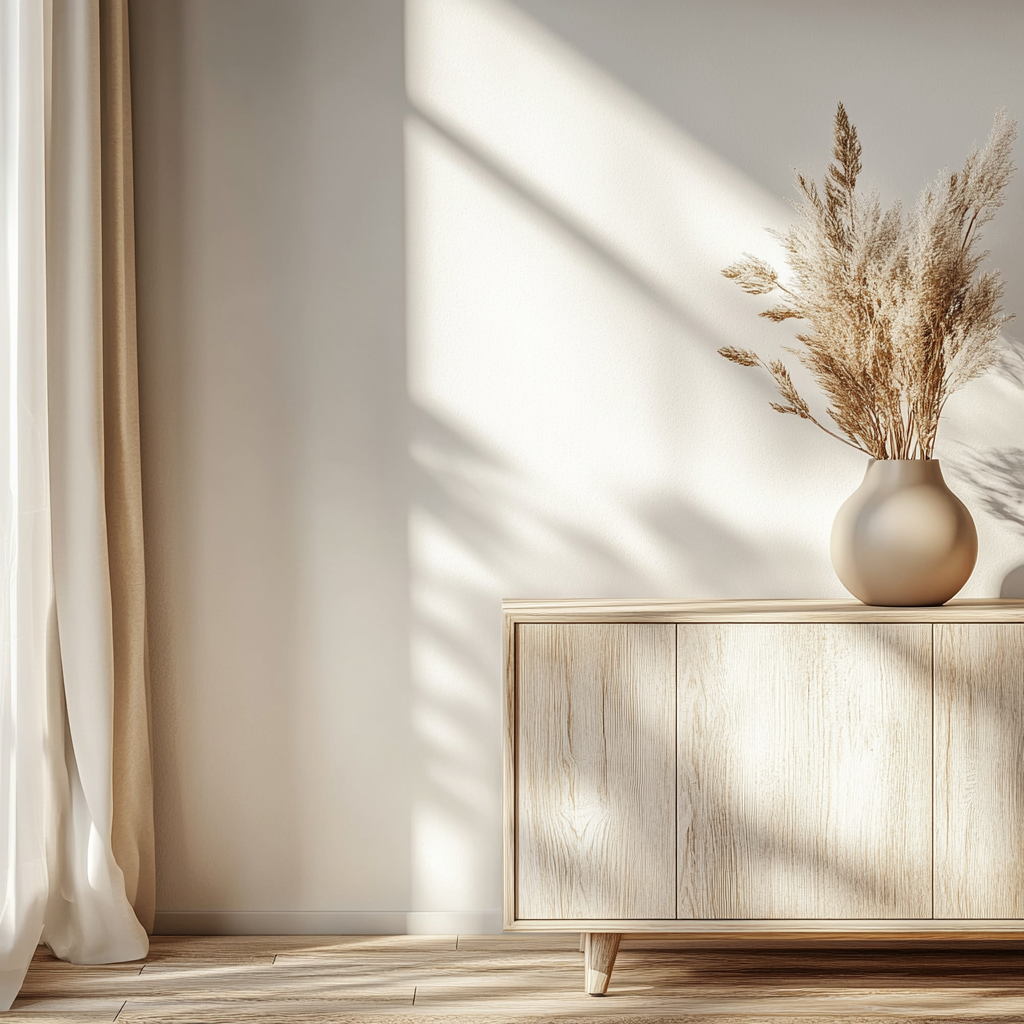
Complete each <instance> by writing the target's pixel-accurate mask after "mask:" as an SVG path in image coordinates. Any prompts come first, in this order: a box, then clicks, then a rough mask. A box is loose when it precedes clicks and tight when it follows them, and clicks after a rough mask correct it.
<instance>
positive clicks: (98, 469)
mask: <svg viewBox="0 0 1024 1024" xmlns="http://www.w3.org/2000/svg"><path fill="white" fill-rule="evenodd" d="M127 41H128V33H127V8H126V0H4V3H3V4H2V8H0V64H2V67H0V82H2V85H3V88H4V92H3V97H2V99H0V105H2V123H0V136H2V141H0V146H2V147H3V150H4V151H3V153H2V154H0V155H2V157H3V159H4V164H3V167H4V184H5V187H6V194H5V195H4V197H3V218H4V222H3V225H2V227H4V228H5V229H6V230H5V233H4V239H3V241H2V243H0V244H2V251H3V268H2V269H3V272H4V279H3V282H2V284H0V287H2V288H3V291H2V293H0V299H2V302H3V305H2V308H0V315H2V316H3V324H2V325H0V338H2V340H3V344H4V350H3V352H2V353H0V356H2V358H3V359H4V367H5V368H6V370H7V378H8V380H7V383H8V387H7V389H6V393H5V394H4V395H3V399H2V401H0V412H2V415H3V416H4V421H5V424H4V425H5V428H6V432H7V436H6V437H0V448H4V449H5V451H4V453H3V456H2V457H0V467H2V468H3V470H4V472H5V473H6V478H7V483H8V488H7V491H8V493H5V494H2V495H0V529H2V530H3V533H2V535H0V540H2V557H3V563H2V564H3V569H4V578H3V579H4V584H5V586H4V591H3V596H2V598H0V601H2V604H0V613H2V619H0V631H2V635H0V640H2V641H3V650H2V652H0V683H2V689H0V829H2V832H0V872H2V875H0V885H2V886H3V890H2V893H0V900H2V904H0V1007H3V1008H6V1007H7V1006H9V1005H10V1001H11V1000H12V999H13V998H14V996H15V994H16V992H17V987H18V986H19V985H20V981H21V977H22V976H23V973H24V970H25V968H26V967H27V964H28V960H29V958H30V957H31V955H32V951H33V950H34V948H35V945H36V943H37V942H38V941H39V940H40V938H42V940H43V941H45V942H46V943H47V944H48V945H49V946H50V947H51V948H52V949H53V951H54V952H55V953H56V954H57V955H58V956H60V957H63V958H64V959H67V960H72V961H75V962H78V963H108V962H117V961H122V960H133V959H138V958H140V957H142V956H145V954H146V952H147V949H148V937H147V934H146V932H147V929H148V928H150V927H151V926H152V918H153V910H154V889H155V886H154V864H153V860H154V858H153V815H152V769H151V759H150V731H149V713H148V706H149V702H148V696H147V679H146V604H145V575H144V564H143V551H142V540H143V538H142V518H141V516H142V500H141V480H140V466H139V416H138V383H137V376H138V375H137V366H136V342H135V280H134V238H133V231H132V220H133V208H132V161H131V105H130V93H129V82H128V51H127V45H128V44H127ZM12 171H13V173H12ZM0 429H2V428H0ZM133 908H134V909H133Z"/></svg>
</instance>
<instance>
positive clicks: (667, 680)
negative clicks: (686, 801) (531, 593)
mask: <svg viewBox="0 0 1024 1024" xmlns="http://www.w3.org/2000/svg"><path fill="white" fill-rule="evenodd" d="M516 669H517V673H516V676H517V678H516V755H517V768H516V771H517V786H516V798H517V805H516V811H517V821H516V847H517V848H516V872H517V886H516V917H517V918H520V919H531V918H532V919H544V918H615V919H621V918H673V917H675V778H674V776H675V627H674V626H673V625H647V624H635V625H634V624H630V625H596V624H577V623H573V624H565V625H549V624H526V625H522V624H521V625H519V626H517V627H516Z"/></svg>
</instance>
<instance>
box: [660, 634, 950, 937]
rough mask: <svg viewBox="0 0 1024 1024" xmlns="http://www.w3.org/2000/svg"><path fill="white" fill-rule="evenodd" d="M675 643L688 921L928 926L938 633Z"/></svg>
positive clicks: (730, 637) (682, 910)
mask: <svg viewBox="0 0 1024 1024" xmlns="http://www.w3.org/2000/svg"><path fill="white" fill-rule="evenodd" d="M678 630H679V643H678V651H679V655H678V656H679V674H678V699H679V761H678V765H679V789H678V800H679V917H680V918H695V919H705V918H712V919H713V918H731V919H735V918H762V919H763V918H865V919H875V920H877V919H885V918H897V919H907V918H930V917H931V869H930V864H931V831H932V829H931V626H929V625H920V624H918V625H880V624H845V625H822V624H786V625H766V624H754V623H750V624H725V625H715V624H701V625H687V624H684V625H680V626H679V627H678Z"/></svg>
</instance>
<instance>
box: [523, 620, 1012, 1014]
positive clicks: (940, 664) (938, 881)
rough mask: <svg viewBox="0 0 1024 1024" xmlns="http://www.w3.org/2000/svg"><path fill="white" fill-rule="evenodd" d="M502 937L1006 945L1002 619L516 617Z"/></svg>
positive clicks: (1007, 647)
mask: <svg viewBox="0 0 1024 1024" xmlns="http://www.w3.org/2000/svg"><path fill="white" fill-rule="evenodd" d="M503 610H504V618H505V743H504V747H505V749H504V829H505V835H504V843H505V894H504V917H505V928H506V930H511V931H579V932H581V933H583V934H584V939H585V948H586V954H587V955H586V987H587V991H589V992H591V993H593V994H600V993H602V992H604V991H605V989H606V988H607V985H608V979H609V977H610V975H611V971H612V967H613V965H614V962H615V954H616V951H617V949H618V943H619V939H620V937H621V935H622V934H624V933H640V932H663V933H664V932H667V933H677V934H678V933H683V934H688V935H692V936H694V937H698V936H700V937H711V936H716V937H719V938H721V937H722V936H724V935H731V936H734V937H735V938H736V940H737V941H741V940H749V939H751V938H753V937H755V936H756V937H758V938H759V939H761V940H766V939H768V938H769V937H773V936H775V937H778V938H779V939H789V940H792V939H793V938H795V937H796V936H799V935H804V936H807V935H814V936H818V937H825V936H826V935H829V936H838V935H844V936H856V935H862V936H864V937H867V936H873V937H879V936H889V937H893V938H896V937H899V938H904V939H906V938H925V937H928V936H936V935H939V934H942V935H945V936H949V935H950V934H951V933H954V934H957V935H960V936H962V937H963V938H965V939H967V938H969V937H971V936H975V937H980V936H983V935H988V936H991V935H993V934H997V933H998V934H1002V935H1004V936H1006V937H1010V935H1009V934H1008V933H1016V934H1017V935H1020V934H1022V933H1024V602H1022V601H954V602H951V603H949V604H947V605H944V606H943V607H940V608H876V607H869V606H866V605H862V604H859V603H856V602H851V601H717V602H710V601H702V602H686V603H681V602H672V601H600V600H591V601H556V600H551V601H526V600H509V601H505V602H504V603H503Z"/></svg>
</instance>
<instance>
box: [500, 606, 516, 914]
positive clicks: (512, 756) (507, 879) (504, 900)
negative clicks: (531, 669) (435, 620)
mask: <svg viewBox="0 0 1024 1024" xmlns="http://www.w3.org/2000/svg"><path fill="white" fill-rule="evenodd" d="M502 619H503V630H502V634H503V635H502V644H503V647H504V662H505V664H504V669H505V671H504V680H503V688H502V697H503V698H504V699H503V700H502V709H501V716H502V722H501V725H502V738H501V844H502V878H501V881H502V896H501V916H502V927H503V928H505V929H508V928H510V927H511V926H512V924H513V922H514V921H515V919H516V802H517V798H516V629H517V626H516V624H515V622H513V621H512V619H511V618H510V617H509V616H508V615H504V616H503V617H502Z"/></svg>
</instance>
